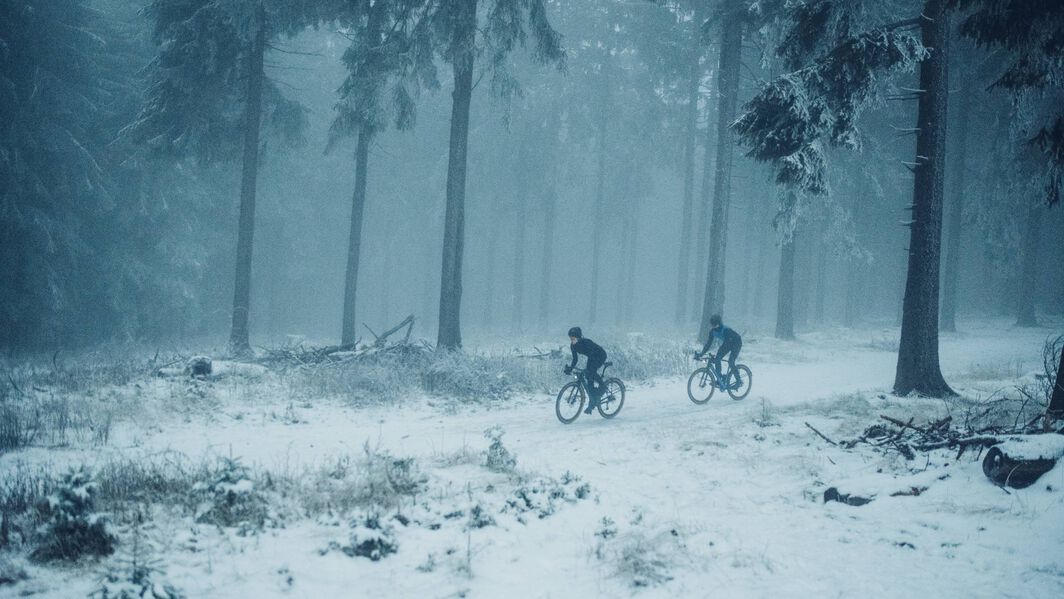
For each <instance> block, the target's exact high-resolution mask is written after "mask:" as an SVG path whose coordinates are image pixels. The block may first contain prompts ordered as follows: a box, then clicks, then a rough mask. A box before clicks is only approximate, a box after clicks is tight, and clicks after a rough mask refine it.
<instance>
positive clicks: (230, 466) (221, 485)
mask: <svg viewBox="0 0 1064 599" xmlns="http://www.w3.org/2000/svg"><path fill="white" fill-rule="evenodd" d="M192 491H193V493H194V494H195V495H196V496H197V498H198V499H199V507H198V508H197V509H196V521H197V522H201V523H205V524H214V525H216V526H222V527H231V526H239V527H241V528H242V529H245V530H246V529H261V528H262V527H263V526H265V524H266V520H267V518H268V517H269V504H268V503H267V501H266V498H265V497H264V496H263V495H262V494H261V493H260V492H259V491H258V490H257V489H256V487H255V482H254V481H253V480H252V478H251V473H250V472H249V471H248V469H247V468H246V467H245V466H244V465H243V464H241V463H240V460H239V459H237V458H221V460H220V463H219V466H218V467H217V468H215V469H213V470H211V471H210V472H208V474H207V480H205V481H199V482H197V483H196V484H194V485H193V486H192Z"/></svg>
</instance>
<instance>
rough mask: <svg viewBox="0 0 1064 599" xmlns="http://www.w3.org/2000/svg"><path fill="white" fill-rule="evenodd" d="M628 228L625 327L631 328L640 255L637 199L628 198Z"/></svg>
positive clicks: (626, 232) (626, 233)
mask: <svg viewBox="0 0 1064 599" xmlns="http://www.w3.org/2000/svg"><path fill="white" fill-rule="evenodd" d="M627 203H628V207H627V209H626V210H627V212H628V216H627V221H628V222H627V226H626V227H625V229H626V230H625V237H626V238H627V239H626V240H625V242H626V244H627V246H628V247H627V252H625V255H624V264H625V273H624V277H623V279H624V291H623V293H624V324H625V326H631V324H632V322H633V321H634V319H633V315H634V313H635V288H636V278H635V276H636V272H635V263H636V258H637V257H638V255H639V251H638V248H639V215H638V214H636V212H637V210H638V202H637V201H636V199H635V198H633V197H631V196H628V198H627Z"/></svg>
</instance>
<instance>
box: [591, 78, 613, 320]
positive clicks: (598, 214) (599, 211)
mask: <svg viewBox="0 0 1064 599" xmlns="http://www.w3.org/2000/svg"><path fill="white" fill-rule="evenodd" d="M602 71H603V72H602V106H601V108H600V110H602V114H600V115H599V126H598V170H597V172H596V173H595V215H594V222H592V223H591V227H592V229H591V272H590V273H588V274H589V275H590V276H591V314H589V316H588V320H589V321H590V322H595V318H596V316H597V314H598V296H599V290H598V288H599V255H600V254H601V253H602V247H601V246H602V225H603V223H602V216H603V213H604V211H605V209H606V206H605V204H606V132H607V126H608V125H609V117H608V114H609V112H610V111H609V110H608V107H609V105H610V62H609V57H607V58H606V59H604V60H603V63H602Z"/></svg>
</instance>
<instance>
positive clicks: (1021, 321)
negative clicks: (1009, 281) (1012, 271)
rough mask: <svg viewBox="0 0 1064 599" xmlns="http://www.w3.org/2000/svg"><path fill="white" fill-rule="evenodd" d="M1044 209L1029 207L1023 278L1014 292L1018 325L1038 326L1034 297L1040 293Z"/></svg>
mask: <svg viewBox="0 0 1064 599" xmlns="http://www.w3.org/2000/svg"><path fill="white" fill-rule="evenodd" d="M1042 217H1043V214H1042V210H1040V209H1039V207H1038V206H1031V207H1030V208H1028V209H1027V234H1026V235H1025V236H1024V238H1023V271H1022V275H1021V276H1022V277H1023V280H1022V281H1020V285H1019V287H1018V288H1014V289H1013V290H1012V293H1013V294H1014V295H1015V298H1016V326H1018V327H1036V326H1038V318H1037V317H1036V316H1035V312H1034V299H1035V297H1036V296H1037V295H1038V246H1039V241H1040V240H1041V236H1042V235H1041V233H1042Z"/></svg>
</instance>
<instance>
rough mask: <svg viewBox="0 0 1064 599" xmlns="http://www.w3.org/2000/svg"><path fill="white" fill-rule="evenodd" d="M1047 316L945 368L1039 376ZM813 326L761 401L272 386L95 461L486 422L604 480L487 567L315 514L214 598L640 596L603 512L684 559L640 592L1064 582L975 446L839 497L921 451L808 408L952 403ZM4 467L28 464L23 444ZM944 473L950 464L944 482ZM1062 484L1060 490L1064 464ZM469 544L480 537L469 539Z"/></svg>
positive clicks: (495, 546)
mask: <svg viewBox="0 0 1064 599" xmlns="http://www.w3.org/2000/svg"><path fill="white" fill-rule="evenodd" d="M1051 332H1052V331H1050V330H1048V329H1036V330H1022V329H1005V330H1002V329H995V330H986V331H978V332H976V333H969V334H967V335H963V336H962V335H957V336H951V337H945V338H944V339H943V343H942V360H943V369H944V371H945V374H946V376H947V380H950V381H951V382H955V384H957V385H960V384H961V383H964V384H965V385H967V384H968V383H967V382H965V381H966V380H969V379H971V377H970V376H969V375H968V373H970V372H971V371H973V370H980V369H985V366H984V365H986V364H997V363H999V362H1002V361H1005V362H1008V363H1010V364H1012V366H1011V367H1010V370H1014V371H1015V372H1018V373H1021V374H1022V373H1028V372H1033V371H1036V370H1038V369H1039V368H1040V364H1041V353H1040V347H1041V341H1042V340H1043V339H1044V338H1045V337H1046V336H1047V335H1048V334H1049V333H1051ZM810 337H811V338H809V339H807V340H805V341H799V342H793V343H783V344H777V343H775V342H770V341H764V340H759V341H756V342H755V343H751V344H749V346H748V347H747V348H745V355H744V356H743V359H742V360H741V361H743V362H745V363H747V364H749V365H750V366H751V367H752V368H753V369H754V376H755V383H754V388H753V390H752V392H751V394H750V396H749V397H748V398H747V399H745V400H743V401H733V400H731V399H730V398H729V397H727V395H726V394H720V393H718V394H717V395H715V396H714V398H713V399H712V400H711V401H710V402H709V403H708V404H707V405H705V406H696V405H694V404H692V403H691V402H690V401H689V400H688V399H687V397H686V389H685V385H686V377H677V378H668V379H663V380H659V381H655V382H653V383H651V384H639V385H630V387H629V393H628V396H627V399H626V403H625V406H624V409H623V411H622V412H621V413H620V415H619V416H618V417H617V418H615V419H613V420H610V421H607V420H604V419H602V418H600V417H599V416H598V415H597V414H595V415H592V416H581V417H580V418H579V419H578V420H577V421H576V422H575V423H574V424H572V425H568V426H566V425H562V424H561V423H559V422H558V421H557V419H556V418H555V415H554V405H553V402H554V398H553V395H546V394H543V395H537V396H535V397H522V398H516V399H515V400H514V401H513V402H512V403H510V404H506V403H500V404H495V405H494V406H493V408H492V409H485V408H483V407H477V408H472V409H468V408H458V409H457V411H455V412H451V413H448V412H446V411H445V410H444V408H443V407H441V406H436V407H426V406H423V405H413V404H411V403H407V404H406V405H405V406H403V407H400V408H397V409H386V408H372V409H352V408H348V407H345V406H342V405H337V404H331V405H330V404H320V405H314V406H312V407H307V408H305V409H300V410H299V415H300V417H301V419H302V420H304V422H302V423H299V424H284V423H283V422H281V421H279V420H278V419H276V418H268V417H266V413H267V412H270V411H275V410H279V409H281V407H280V406H283V405H284V403H286V401H285V400H284V398H272V399H271V400H270V401H268V402H266V401H264V402H263V403H262V404H258V405H256V404H255V403H254V402H243V403H238V404H237V405H226V406H224V407H223V408H224V410H223V412H221V413H219V414H216V415H215V417H214V419H213V420H212V421H211V422H209V423H202V422H196V421H193V422H192V423H189V424H186V425H184V426H181V425H178V424H176V423H170V424H163V425H161V426H159V427H158V428H157V429H155V430H154V431H145V430H143V429H139V430H133V431H125V432H124V433H123V435H122V436H121V437H120V438H119V439H118V440H117V441H116V443H115V446H113V447H111V448H108V449H107V450H105V451H100V452H97V453H95V454H94V455H92V456H89V457H90V459H97V460H101V461H102V460H106V459H109V458H111V457H114V456H115V455H116V454H117V455H122V456H127V457H135V456H137V455H145V454H153V453H158V452H161V451H168V450H176V451H179V452H181V453H183V454H185V455H188V456H190V457H192V458H193V459H197V458H200V457H207V456H211V455H230V454H232V455H236V456H240V457H241V458H242V459H243V460H244V461H245V463H249V464H255V465H260V466H263V467H266V468H269V469H275V470H277V471H289V472H291V471H298V469H299V468H301V467H304V466H313V465H316V464H320V463H323V462H326V461H328V460H330V459H331V458H334V457H336V456H339V455H343V454H357V453H359V452H361V450H362V445H363V443H365V442H369V443H370V444H373V445H378V444H379V446H380V447H382V448H383V449H386V450H388V451H390V452H392V453H394V454H395V455H399V456H416V457H418V458H420V459H422V460H424V462H425V463H426V464H431V463H434V460H437V459H439V458H440V457H442V456H446V455H448V454H451V453H453V452H456V451H458V450H461V449H462V448H463V447H465V448H466V449H467V450H469V451H472V452H474V453H476V452H480V451H482V450H483V449H484V448H485V447H486V445H487V441H486V440H485V439H484V437H483V431H484V430H485V429H487V428H489V427H492V426H495V425H499V426H501V427H502V428H503V429H504V430H505V437H504V441H505V444H506V446H507V447H508V448H510V449H511V450H512V451H513V452H514V453H515V454H516V456H517V459H518V468H519V469H520V470H522V471H527V472H540V473H545V474H548V475H551V476H560V475H561V474H562V473H563V472H565V471H572V472H573V473H576V474H577V475H579V476H581V477H582V478H583V479H584V480H586V481H587V482H588V483H590V485H591V488H592V490H593V493H594V501H584V502H580V503H577V504H574V505H572V506H568V507H566V508H565V509H563V510H562V511H560V512H558V513H557V514H556V515H554V516H552V517H551V518H549V519H548V520H544V521H538V522H537V521H532V522H529V523H528V524H527V525H521V526H518V527H517V528H512V527H511V528H506V527H505V526H500V527H498V528H495V527H492V528H487V529H483V531H481V532H478V533H477V534H476V535H475V536H474V537H473V538H472V541H471V542H472V545H473V548H474V553H475V556H476V557H475V560H474V567H473V570H474V576H473V577H472V578H469V579H467V578H458V579H455V578H454V577H453V576H451V577H450V578H448V577H447V576H444V575H443V573H441V572H437V573H434V574H432V575H428V574H415V575H411V574H410V573H411V571H412V570H413V568H414V567H415V566H417V565H418V564H419V563H421V562H423V561H424V559H425V555H424V554H425V552H426V551H427V549H425V547H426V546H431V545H432V543H433V542H435V543H439V542H440V541H439V539H438V537H433V539H435V540H431V539H430V540H428V541H426V543H427V545H424V544H420V545H418V544H411V543H413V542H412V541H411V542H410V543H407V545H406V547H408V548H410V549H408V550H407V552H406V553H400V554H399V555H398V556H396V557H395V558H392V559H391V560H386V561H384V562H381V563H380V564H371V563H369V562H365V561H362V562H352V561H351V560H350V559H349V558H346V557H339V558H335V557H332V556H327V557H322V558H317V557H315V558H310V557H306V558H300V557H298V556H301V555H302V556H311V555H316V551H317V550H318V549H320V547H321V546H322V545H323V543H325V542H327V540H328V539H327V538H326V537H323V536H322V532H321V531H318V530H316V529H310V527H294V529H293V530H291V531H289V532H288V533H286V534H285V535H281V536H277V535H273V536H269V537H262V538H261V539H258V540H256V541H255V545H254V546H253V547H245V548H243V549H240V551H239V552H235V553H234V554H233V555H231V556H230V558H229V559H231V560H232V562H231V563H230V564H229V565H227V566H226V571H224V572H223V571H221V568H219V570H220V571H219V572H217V573H215V574H213V575H211V576H209V577H203V572H202V564H199V563H198V562H195V561H193V560H192V558H188V560H189V564H188V565H187V566H185V567H187V569H188V572H189V576H191V577H193V578H196V577H199V578H197V582H195V583H189V585H190V588H191V589H195V588H199V589H200V590H203V591H204V592H209V594H210V595H211V596H219V597H226V596H234V597H237V596H249V595H256V596H272V595H274V594H277V589H276V587H275V586H269V585H266V586H263V584H264V583H261V582H258V581H260V579H261V580H267V579H271V580H272V578H271V577H275V572H277V571H278V570H279V569H280V568H286V569H290V570H291V572H293V574H294V576H295V578H296V579H297V580H298V581H299V585H300V586H299V587H298V589H299V593H300V596H332V595H335V594H336V592H337V589H343V588H346V585H348V584H349V583H350V580H351V577H352V576H355V577H356V578H357V579H358V580H360V583H361V584H363V585H364V586H363V587H361V588H360V591H363V593H362V594H364V595H365V596H390V595H400V596H429V597H443V596H453V595H454V594H455V593H461V592H463V591H465V590H467V591H469V592H470V593H471V596H474V597H498V596H521V597H524V596H529V597H577V596H579V597H587V596H596V597H597V596H617V595H618V594H626V593H627V592H629V591H628V590H626V587H625V586H624V583H623V580H622V579H621V578H619V577H618V576H617V575H616V568H617V566H616V564H615V563H613V562H611V561H610V560H608V559H607V560H600V559H598V558H596V557H595V556H594V555H593V552H594V548H596V547H599V546H601V543H602V541H601V540H600V538H599V537H597V536H596V533H597V532H598V531H599V530H600V529H601V528H602V526H603V524H602V522H603V519H604V518H608V519H609V520H610V521H612V522H614V523H616V526H617V528H618V529H619V534H618V536H617V538H616V539H615V540H614V541H611V543H612V544H609V543H607V544H606V545H605V547H606V548H607V552H608V551H614V552H617V551H620V550H622V549H623V548H627V547H629V546H631V547H638V551H639V552H644V553H646V552H649V555H652V556H653V555H658V556H659V557H661V558H662V559H663V560H665V561H667V562H668V563H669V564H670V566H669V576H671V577H673V580H672V581H671V582H668V583H667V584H666V585H665V586H661V587H656V588H650V589H644V590H642V591H639V596H641V597H658V596H677V595H681V596H696V597H703V596H710V595H713V596H728V597H764V596H775V597H808V596H828V597H851V596H857V595H869V596H876V597H880V596H882V597H911V596H914V595H920V596H942V597H983V596H985V597H1025V598H1026V597H1031V596H1043V597H1048V596H1060V595H1061V594H1062V593H1064V559H1062V558H1061V557H1060V556H1061V553H1060V547H1061V546H1064V518H1061V517H1060V516H1059V514H1060V513H1062V512H1061V510H1064V498H1062V497H1061V496H1060V495H1061V494H1060V493H1059V492H1049V491H1045V490H1042V488H1041V487H1039V489H1038V490H1035V489H1034V488H1032V490H1030V491H1026V492H1023V493H1014V494H1012V495H1004V494H1003V493H1002V491H1000V490H999V489H997V488H996V487H993V486H992V485H990V484H987V482H986V480H985V478H984V477H983V475H982V472H981V470H980V467H979V464H978V462H976V461H969V460H964V461H962V462H960V463H958V464H956V465H953V466H950V465H948V464H947V463H945V462H943V461H942V460H941V459H940V458H935V459H934V460H929V461H928V463H927V464H926V466H925V465H924V464H919V465H918V466H919V467H922V468H925V469H927V471H928V472H927V473H930V474H931V475H932V476H931V477H928V476H924V478H922V479H919V480H921V481H923V480H925V479H926V480H929V481H931V484H930V488H929V490H928V491H926V492H925V493H923V494H922V495H920V496H919V497H882V498H879V499H877V500H876V501H873V502H872V503H870V504H868V505H866V506H863V507H860V508H855V507H851V506H846V505H842V504H837V503H831V504H824V503H822V501H821V500H820V497H821V496H822V494H823V490H824V488H825V486H826V485H852V486H853V488H854V490H857V491H859V490H860V489H861V487H860V486H859V485H861V484H863V483H862V482H861V481H865V480H868V479H870V478H871V479H875V480H876V481H877V484H883V481H884V480H886V481H887V483H890V481H892V480H894V478H893V476H892V475H891V474H889V473H890V472H892V471H893V472H900V474H896V475H895V476H900V477H901V478H899V479H898V481H897V482H896V484H898V485H902V486H903V487H904V486H905V485H909V484H910V483H908V482H906V479H905V476H908V474H907V472H908V471H907V466H906V464H905V463H904V462H903V461H900V460H901V459H900V458H899V457H897V456H888V455H880V454H868V453H864V454H862V453H858V452H843V451H841V450H838V449H836V448H831V447H830V446H828V445H827V444H826V443H823V442H821V441H820V440H819V439H818V438H816V437H815V435H813V434H812V433H811V432H810V431H809V430H808V429H806V428H805V426H804V422H805V421H807V420H808V421H811V422H812V423H813V424H814V425H816V426H817V427H818V428H820V430H822V431H823V432H825V433H826V434H828V435H833V436H834V435H837V438H842V437H843V435H850V436H852V434H854V433H853V431H859V430H860V429H861V428H862V427H864V426H867V425H868V424H869V421H870V420H874V419H875V417H876V416H875V414H877V413H879V411H880V410H881V409H883V410H893V411H895V412H897V411H899V410H906V409H911V410H913V413H914V414H919V415H920V417H921V418H923V417H924V413H921V412H920V410H927V409H934V406H935V404H934V402H927V401H921V400H915V399H912V400H910V399H898V398H893V397H892V396H890V395H889V393H887V392H888V390H889V386H890V384H891V382H892V381H893V372H894V366H895V359H896V356H895V354H894V353H893V352H890V351H884V350H880V349H872V348H869V347H865V346H864V344H865V343H866V341H865V339H864V338H856V339H855V338H852V337H851V338H838V339H836V338H832V337H830V336H810ZM867 337H868V338H871V335H869V336H867ZM1003 352H1004V353H1005V356H1004V357H1003ZM693 367H694V363H692V368H693ZM560 368H561V365H560V364H559V370H560ZM1013 378H1014V377H1013ZM558 380H559V386H560V385H561V384H562V383H563V382H564V381H565V380H566V379H565V377H563V376H562V375H561V374H560V373H559V379H558ZM1007 384H1009V382H1008V381H1005V380H1002V381H1001V386H1006V385H1007ZM994 385H996V383H995V382H993V381H991V385H990V386H994ZM851 395H852V396H853V397H850V396H851ZM881 395H882V396H883V397H882V399H881V398H880V396H881ZM840 397H845V398H844V399H840ZM762 400H765V402H763V401H762ZM264 404H265V405H264ZM763 404H766V405H768V406H769V407H768V408H767V412H768V413H767V416H768V417H769V418H770V420H772V421H774V422H773V424H772V425H771V426H766V427H762V426H759V425H758V424H756V423H755V421H756V420H758V419H759V418H761V417H762V416H763V415H765V414H763V411H764V410H765V409H766V408H764V407H763ZM869 406H871V407H869ZM861 409H864V410H866V411H865V412H861ZM925 413H926V412H925ZM54 454H55V451H54V450H53V453H52V454H48V455H49V456H50V458H52V459H54V458H56V455H54ZM74 454H79V455H80V456H81V458H83V459H84V458H85V457H87V456H85V454H84V453H83V452H80V453H79V452H73V451H72V452H71V456H73V455H74ZM27 455H32V454H31V453H30V454H23V457H26V456H27ZM5 458H9V456H5ZM899 461H900V463H899ZM0 464H3V465H6V466H7V467H10V461H9V460H5V461H4V462H0ZM899 468H900V470H899ZM880 472H886V473H887V474H880ZM939 472H941V473H942V475H944V476H945V477H946V478H945V479H943V480H938V479H937V478H936V476H938V473H939ZM927 473H925V474H927ZM435 475H436V476H444V477H450V478H451V479H453V481H454V483H455V489H454V493H455V495H456V496H461V495H462V493H461V487H462V485H464V484H468V483H469V482H472V483H473V484H484V482H485V481H484V480H483V478H482V477H483V474H482V473H481V474H478V473H477V472H475V471H472V470H465V469H462V468H443V469H440V470H437V471H436V474H435ZM914 480H916V479H914ZM1044 482H1045V483H1046V484H1049V485H1052V486H1054V487H1056V488H1057V489H1062V488H1064V467H1058V468H1056V469H1055V470H1054V471H1053V472H1051V473H1049V474H1048V475H1046V477H1045V479H1044ZM912 484H917V483H915V482H914V483H912ZM919 484H925V483H919ZM840 488H843V487H841V486H840ZM845 488H846V489H849V488H850V487H845ZM411 534H413V533H411ZM453 542H454V543H455V544H456V545H458V546H460V547H464V544H465V543H466V540H465V538H464V536H463V538H461V539H455V540H453ZM611 548H613V549H611ZM245 551H246V555H245V554H244V552H245ZM293 555H294V556H297V557H292V556H293ZM611 555H614V556H615V557H616V553H614V554H611ZM180 567H182V566H180V565H178V564H175V565H174V568H173V569H174V571H180ZM256 584H257V585H258V586H256ZM195 585H202V586H199V587H197V586H195ZM533 589H535V591H534V592H533Z"/></svg>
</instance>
